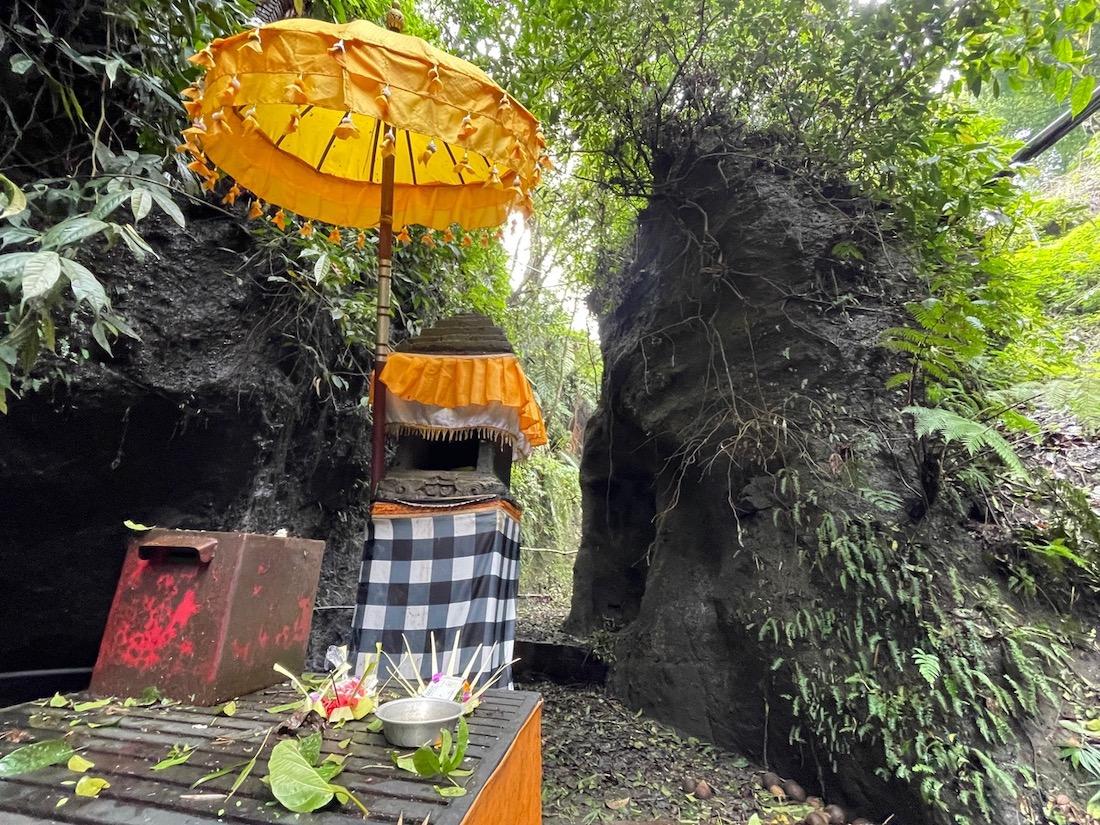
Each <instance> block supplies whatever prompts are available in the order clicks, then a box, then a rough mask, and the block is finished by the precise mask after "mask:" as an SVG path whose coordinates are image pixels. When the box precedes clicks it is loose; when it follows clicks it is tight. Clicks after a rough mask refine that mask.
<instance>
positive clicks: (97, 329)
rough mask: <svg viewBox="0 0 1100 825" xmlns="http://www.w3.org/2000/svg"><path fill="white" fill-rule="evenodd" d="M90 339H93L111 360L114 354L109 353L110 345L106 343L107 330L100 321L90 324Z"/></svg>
mask: <svg viewBox="0 0 1100 825" xmlns="http://www.w3.org/2000/svg"><path fill="white" fill-rule="evenodd" d="M92 337H93V338H94V339H95V342H96V343H97V344H99V345H100V346H101V347H102V348H103V351H104V352H106V353H107V354H108V355H110V356H111V357H112V358H113V357H114V353H113V352H111V344H110V342H108V341H107V329H106V327H104V326H103V321H102V320H98V321H96V322H95V323H94V324H92Z"/></svg>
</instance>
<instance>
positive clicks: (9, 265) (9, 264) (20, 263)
mask: <svg viewBox="0 0 1100 825" xmlns="http://www.w3.org/2000/svg"><path fill="white" fill-rule="evenodd" d="M38 254H39V253H38V252H7V253H5V254H3V255H0V278H10V277H11V276H13V275H21V274H22V273H23V267H24V266H26V264H27V261H29V260H30V259H31V258H33V257H34V256H35V255H38Z"/></svg>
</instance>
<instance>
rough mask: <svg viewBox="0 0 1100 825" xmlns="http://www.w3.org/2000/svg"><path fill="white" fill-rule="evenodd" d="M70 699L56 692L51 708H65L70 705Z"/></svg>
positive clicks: (51, 700)
mask: <svg viewBox="0 0 1100 825" xmlns="http://www.w3.org/2000/svg"><path fill="white" fill-rule="evenodd" d="M68 705H69V700H68V699H66V698H65V697H64V696H62V695H61V694H60V693H55V694H54V695H53V698H52V699H50V707H51V708H64V707H68Z"/></svg>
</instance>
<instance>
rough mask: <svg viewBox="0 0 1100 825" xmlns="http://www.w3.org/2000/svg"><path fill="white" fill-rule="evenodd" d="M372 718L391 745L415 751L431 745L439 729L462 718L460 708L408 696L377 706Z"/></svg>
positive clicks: (456, 704) (450, 704)
mask: <svg viewBox="0 0 1100 825" xmlns="http://www.w3.org/2000/svg"><path fill="white" fill-rule="evenodd" d="M374 715H375V716H377V717H378V718H379V719H381V720H382V733H383V734H385V736H386V740H387V741H388V742H389V743H390V744H391V745H397V746H398V747H400V748H419V747H420V746H421V745H426V744H428V743H429V742H434V741H435V738H436V737H437V736H439V731H440V730H441V729H442V728H449V727H452V726H453V725H454V723H455V722H456V721H458V717H459V716H461V715H462V705H460V704H459V703H458V702H448V701H447V700H446V699H428V698H426V697H424V696H411V697H409V698H408V699H395V700H393V701H392V702H385V703H384V704H382V705H379V706H378V710H376V711H375V712H374Z"/></svg>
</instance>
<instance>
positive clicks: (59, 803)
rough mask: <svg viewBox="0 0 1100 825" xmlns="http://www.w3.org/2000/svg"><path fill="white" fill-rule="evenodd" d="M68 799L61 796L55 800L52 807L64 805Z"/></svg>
mask: <svg viewBox="0 0 1100 825" xmlns="http://www.w3.org/2000/svg"><path fill="white" fill-rule="evenodd" d="M68 801H69V797H67V796H63V797H61V798H60V799H59V800H57V804H56V805H54V807H55V808H60V807H61V806H62V805H64V804H65V803H66V802H68Z"/></svg>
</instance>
